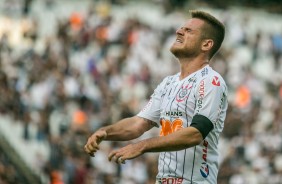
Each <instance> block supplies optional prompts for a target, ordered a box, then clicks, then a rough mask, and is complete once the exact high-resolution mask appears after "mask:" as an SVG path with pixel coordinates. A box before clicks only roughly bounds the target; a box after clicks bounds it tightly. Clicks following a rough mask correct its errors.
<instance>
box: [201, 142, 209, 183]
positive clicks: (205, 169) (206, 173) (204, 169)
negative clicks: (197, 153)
mask: <svg viewBox="0 0 282 184" xmlns="http://www.w3.org/2000/svg"><path fill="white" fill-rule="evenodd" d="M203 146H204V148H203V155H202V159H203V161H204V162H202V164H201V168H200V173H201V175H202V176H203V177H204V178H207V177H208V176H209V173H210V172H209V165H208V164H207V156H208V146H209V143H208V141H206V140H204V142H203Z"/></svg>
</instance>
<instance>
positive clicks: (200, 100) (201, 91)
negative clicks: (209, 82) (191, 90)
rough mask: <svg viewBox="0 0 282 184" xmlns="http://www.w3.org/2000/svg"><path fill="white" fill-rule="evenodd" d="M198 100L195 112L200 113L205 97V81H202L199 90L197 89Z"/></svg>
mask: <svg viewBox="0 0 282 184" xmlns="http://www.w3.org/2000/svg"><path fill="white" fill-rule="evenodd" d="M198 93H199V98H198V100H197V112H200V109H202V108H203V99H204V97H205V81H204V80H202V81H201V82H200V88H199V92H198Z"/></svg>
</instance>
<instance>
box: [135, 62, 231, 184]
mask: <svg viewBox="0 0 282 184" xmlns="http://www.w3.org/2000/svg"><path fill="white" fill-rule="evenodd" d="M179 75H180V73H178V74H176V75H173V76H168V77H166V78H165V79H164V80H163V81H162V82H161V83H160V84H159V85H158V87H157V88H156V89H155V91H154V93H153V95H152V96H151V99H150V101H149V102H148V104H147V105H146V106H145V108H144V109H143V110H142V111H141V112H140V113H139V114H138V116H139V117H143V118H146V119H149V120H152V121H154V122H156V123H158V125H159V126H161V132H160V136H165V135H168V134H170V133H172V132H175V131H177V130H179V129H181V128H185V127H189V126H190V124H191V121H192V118H193V116H195V115H203V116H205V117H207V118H208V119H209V120H210V121H211V122H212V123H213V129H212V130H211V131H210V132H209V134H208V135H207V136H206V137H205V139H204V140H203V141H202V143H201V144H200V145H197V146H194V147H192V148H187V149H185V150H181V151H174V152H161V153H160V155H159V165H158V175H157V180H158V181H160V182H159V183H164V184H169V183H173V184H179V183H182V184H187V183H189V184H190V183H197V184H200V183H201V184H202V183H205V184H206V183H209V184H215V183H217V174H218V159H219V158H218V157H219V153H218V139H219V134H220V132H222V130H223V126H224V120H225V116H226V110H227V106H228V104H227V86H226V84H225V82H224V80H223V79H222V77H221V76H220V75H219V74H218V73H217V72H215V71H214V70H213V69H212V68H211V67H210V66H208V65H207V66H205V67H204V68H202V69H201V70H198V71H196V72H194V73H192V74H191V75H189V76H187V77H186V78H184V79H182V80H179ZM200 123H202V122H200Z"/></svg>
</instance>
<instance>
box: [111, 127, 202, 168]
mask: <svg viewBox="0 0 282 184" xmlns="http://www.w3.org/2000/svg"><path fill="white" fill-rule="evenodd" d="M202 140H203V137H202V134H201V133H200V132H199V130H198V129H196V128H194V127H187V128H184V129H181V130H179V131H177V132H174V133H172V134H169V135H167V136H161V137H153V138H149V139H145V140H142V141H140V142H138V143H134V144H130V145H127V146H125V147H123V148H121V149H118V150H114V151H112V152H111V153H110V154H109V160H112V159H113V160H114V161H115V162H117V163H122V162H124V161H125V160H128V159H133V158H136V157H138V156H140V155H142V154H143V153H146V152H163V151H179V150H182V149H186V148H190V147H193V146H195V145H198V144H200V143H201V142H202Z"/></svg>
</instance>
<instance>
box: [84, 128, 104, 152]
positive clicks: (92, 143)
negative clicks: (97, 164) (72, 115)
mask: <svg viewBox="0 0 282 184" xmlns="http://www.w3.org/2000/svg"><path fill="white" fill-rule="evenodd" d="M106 137H107V132H106V131H105V130H98V131H97V132H95V133H94V134H92V135H91V136H90V137H89V138H88V140H87V143H86V144H85V146H84V150H85V152H86V153H88V154H89V155H90V156H92V157H94V156H95V153H96V152H97V151H98V150H99V149H100V148H99V144H100V143H101V142H102V140H104V139H105V138H106Z"/></svg>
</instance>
